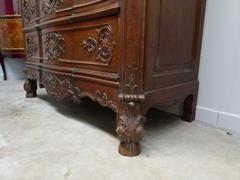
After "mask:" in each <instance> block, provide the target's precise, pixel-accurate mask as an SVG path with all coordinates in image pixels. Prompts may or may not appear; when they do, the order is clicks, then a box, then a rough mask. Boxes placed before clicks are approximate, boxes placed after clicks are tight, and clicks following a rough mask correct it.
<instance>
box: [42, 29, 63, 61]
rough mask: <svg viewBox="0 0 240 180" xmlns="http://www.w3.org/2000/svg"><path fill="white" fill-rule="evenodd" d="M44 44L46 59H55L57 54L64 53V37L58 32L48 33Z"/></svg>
mask: <svg viewBox="0 0 240 180" xmlns="http://www.w3.org/2000/svg"><path fill="white" fill-rule="evenodd" d="M44 46H45V52H46V54H47V57H48V59H51V60H57V59H58V57H59V56H61V55H62V54H63V53H65V50H64V38H63V36H62V35H61V34H60V33H55V32H51V33H48V34H47V35H46V39H45V41H44Z"/></svg>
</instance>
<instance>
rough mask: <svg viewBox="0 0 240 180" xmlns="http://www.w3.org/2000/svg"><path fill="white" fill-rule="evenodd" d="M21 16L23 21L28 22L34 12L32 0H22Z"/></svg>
mask: <svg viewBox="0 0 240 180" xmlns="http://www.w3.org/2000/svg"><path fill="white" fill-rule="evenodd" d="M23 7H24V8H23V16H24V20H25V22H29V21H30V20H31V19H32V16H33V14H34V12H35V7H34V3H33V0H24V1H23Z"/></svg>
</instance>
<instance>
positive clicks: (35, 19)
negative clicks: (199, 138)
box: [22, 0, 205, 156]
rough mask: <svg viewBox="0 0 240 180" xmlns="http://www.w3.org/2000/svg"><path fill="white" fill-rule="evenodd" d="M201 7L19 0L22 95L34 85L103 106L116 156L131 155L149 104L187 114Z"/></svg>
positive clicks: (188, 1)
mask: <svg viewBox="0 0 240 180" xmlns="http://www.w3.org/2000/svg"><path fill="white" fill-rule="evenodd" d="M204 9H205V0H195V1H193V0H181V1H179V0H51V1H49V0H39V1H37V0H22V13H23V17H24V33H25V46H26V55H27V61H26V74H27V80H26V82H25V84H24V89H25V90H26V91H27V94H26V97H35V96H36V95H37V93H36V90H37V84H39V85H40V87H41V88H45V89H46V91H47V93H48V95H49V96H50V97H52V98H54V99H56V100H59V101H60V100H62V101H65V100H71V101H73V102H74V103H81V99H82V98H84V97H88V98H90V99H92V100H93V101H96V102H98V103H99V104H100V105H102V106H105V107H109V108H111V109H112V110H113V111H115V112H116V116H117V117H116V134H117V137H118V138H119V140H120V146H119V153H120V154H122V155H125V156H136V155H138V154H139V153H140V144H139V142H140V141H141V140H142V139H143V135H144V123H145V122H146V118H145V114H146V113H147V112H148V110H149V109H150V108H152V107H154V106H159V105H160V106H164V107H166V106H171V105H175V104H182V107H183V115H182V119H183V120H186V121H189V122H191V121H193V120H194V118H195V108H196V102H197V94H198V79H197V76H198V66H199V57H200V49H201V40H202V30H203V20H204ZM37 81H38V82H39V83H37ZM103 123H104V121H103Z"/></svg>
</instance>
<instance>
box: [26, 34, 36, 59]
mask: <svg viewBox="0 0 240 180" xmlns="http://www.w3.org/2000/svg"><path fill="white" fill-rule="evenodd" d="M26 42H27V44H26V46H27V55H28V56H29V57H33V55H34V54H35V53H36V52H37V49H38V45H37V43H36V42H35V41H34V38H33V37H27V40H26Z"/></svg>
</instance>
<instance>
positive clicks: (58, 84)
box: [43, 74, 117, 111]
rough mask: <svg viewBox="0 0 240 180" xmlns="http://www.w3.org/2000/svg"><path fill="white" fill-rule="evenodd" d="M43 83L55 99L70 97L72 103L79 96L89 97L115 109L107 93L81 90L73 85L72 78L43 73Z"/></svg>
mask: <svg viewBox="0 0 240 180" xmlns="http://www.w3.org/2000/svg"><path fill="white" fill-rule="evenodd" d="M43 84H44V86H45V88H46V90H47V92H48V94H49V95H50V96H51V97H52V98H53V99H55V100H58V101H62V100H67V99H70V100H72V101H73V102H74V103H76V104H79V103H80V102H81V98H83V97H86V96H87V97H90V98H91V99H92V100H93V101H97V102H98V103H99V104H101V105H102V106H105V107H110V108H112V109H113V110H114V111H117V106H116V105H115V104H114V102H113V101H112V100H111V99H110V98H109V97H108V95H107V93H105V92H102V91H100V90H96V92H95V93H93V94H92V93H88V92H82V91H81V90H80V89H79V87H77V86H74V83H73V79H72V78H70V77H63V76H58V75H55V74H44V75H43Z"/></svg>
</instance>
